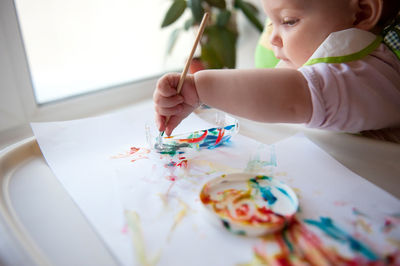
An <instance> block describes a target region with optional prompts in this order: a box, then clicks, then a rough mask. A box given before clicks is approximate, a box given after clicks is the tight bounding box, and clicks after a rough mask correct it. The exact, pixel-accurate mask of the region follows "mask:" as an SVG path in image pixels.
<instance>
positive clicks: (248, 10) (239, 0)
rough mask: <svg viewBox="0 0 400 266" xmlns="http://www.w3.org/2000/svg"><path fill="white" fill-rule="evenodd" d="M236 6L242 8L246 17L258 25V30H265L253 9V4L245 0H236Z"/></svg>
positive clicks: (255, 25)
mask: <svg viewBox="0 0 400 266" xmlns="http://www.w3.org/2000/svg"><path fill="white" fill-rule="evenodd" d="M235 7H236V8H239V9H240V10H242V12H243V14H244V15H245V16H246V18H247V19H248V20H249V21H250V22H251V24H253V26H254V27H256V29H258V31H260V32H262V31H263V29H264V27H263V25H262V23H261V22H260V21H259V20H258V18H257V17H256V14H255V12H254V11H253V7H251V4H249V3H248V2H245V1H243V0H235Z"/></svg>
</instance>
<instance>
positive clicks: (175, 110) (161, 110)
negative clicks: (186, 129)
mask: <svg viewBox="0 0 400 266" xmlns="http://www.w3.org/2000/svg"><path fill="white" fill-rule="evenodd" d="M155 108H156V112H157V114H159V115H162V116H172V115H176V114H179V113H180V112H182V110H183V106H182V105H181V104H179V105H176V106H173V107H161V106H157V105H156V106H155Z"/></svg>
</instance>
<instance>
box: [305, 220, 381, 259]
mask: <svg viewBox="0 0 400 266" xmlns="http://www.w3.org/2000/svg"><path fill="white" fill-rule="evenodd" d="M304 222H306V223H308V224H310V225H313V226H316V227H318V228H319V229H321V230H322V231H323V232H324V233H325V234H327V235H328V236H330V237H332V238H333V239H336V240H338V241H339V242H341V243H346V244H348V245H349V247H350V248H351V249H352V250H353V251H355V252H358V253H361V254H362V255H364V256H365V257H366V258H368V259H369V260H374V261H375V260H379V257H378V255H376V254H375V253H374V252H373V251H372V250H371V249H369V248H368V247H367V246H366V245H364V244H362V243H361V242H360V241H358V240H357V239H355V238H354V237H352V236H351V235H349V234H348V233H346V232H345V231H343V230H342V229H340V228H339V227H337V226H336V225H335V224H334V223H333V221H332V219H331V218H328V217H320V221H316V220H311V219H305V220H304Z"/></svg>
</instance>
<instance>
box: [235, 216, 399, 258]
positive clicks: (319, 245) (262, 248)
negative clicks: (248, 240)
mask: <svg viewBox="0 0 400 266" xmlns="http://www.w3.org/2000/svg"><path fill="white" fill-rule="evenodd" d="M306 224H309V225H311V226H313V227H316V228H318V229H320V230H321V231H322V232H323V233H324V234H325V235H326V236H328V237H329V238H331V239H333V240H334V241H337V242H338V243H339V244H343V243H346V244H347V245H348V247H349V248H350V249H351V250H352V251H353V252H354V256H352V257H351V256H347V257H346V256H343V255H341V254H340V252H339V251H338V250H337V249H336V248H334V247H328V246H326V245H324V243H323V242H322V240H321V239H320V238H319V237H318V236H317V234H315V233H314V232H312V231H311V230H309V229H308V227H307V226H306ZM399 262H400V252H399V251H397V252H394V253H392V254H388V255H386V256H385V257H384V258H381V257H379V256H378V255H377V254H376V253H375V252H374V251H373V250H371V249H370V248H369V247H367V246H366V245H365V244H363V243H361V242H360V241H358V240H357V239H355V238H354V237H352V236H351V235H350V234H348V233H346V232H345V231H344V230H342V229H341V228H339V227H338V226H337V225H336V224H335V223H334V222H333V220H332V219H331V218H328V217H320V220H310V219H307V220H305V223H302V222H300V221H298V220H297V219H294V220H293V222H292V223H291V225H290V226H289V227H287V228H285V230H283V231H281V232H277V233H275V234H272V235H269V236H266V237H264V238H263V239H262V241H261V242H260V243H259V244H257V245H256V246H255V247H254V259H253V261H251V262H250V263H245V264H241V265H243V266H244V265H247V266H250V265H252V266H255V265H351V266H362V265H371V266H372V265H376V266H378V265H382V266H383V265H399V264H398V263H399Z"/></svg>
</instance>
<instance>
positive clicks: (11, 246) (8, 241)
mask: <svg viewBox="0 0 400 266" xmlns="http://www.w3.org/2000/svg"><path fill="white" fill-rule="evenodd" d="M0 170H1V172H0V183H1V194H0V235H1V237H0V249H1V250H2V251H0V265H35V264H36V265H117V262H116V260H115V259H114V258H113V257H112V255H111V253H110V252H109V251H108V250H107V247H106V245H105V244H104V243H103V242H102V241H101V239H100V238H99V237H98V235H97V234H96V233H95V232H94V230H93V229H92V228H91V226H90V224H89V223H88V222H87V221H86V219H85V218H84V216H83V215H82V213H80V210H79V209H78V207H77V206H76V205H75V203H74V202H73V201H72V199H71V198H70V197H69V195H68V194H67V193H66V191H65V190H64V188H63V187H62V186H61V185H60V183H59V182H58V180H57V178H56V177H55V176H54V174H53V173H52V171H51V170H50V168H49V167H48V165H47V163H46V161H45V159H44V158H43V156H42V153H41V151H40V148H39V146H38V144H37V142H36V139H35V138H34V137H32V138H28V139H25V140H23V141H21V142H19V143H16V144H14V145H12V146H10V147H8V148H6V149H5V150H3V151H2V152H1V153H0ZM2 241H4V243H1V242H2Z"/></svg>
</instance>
